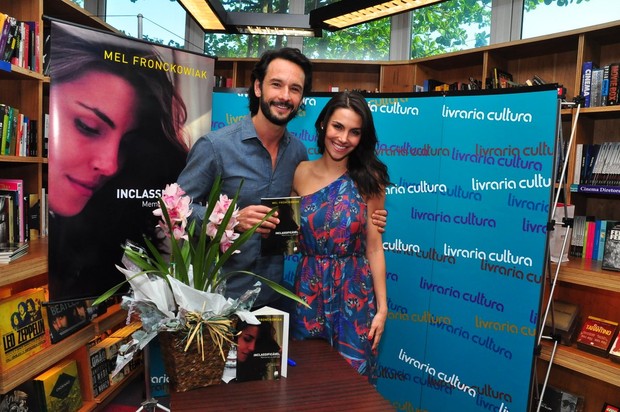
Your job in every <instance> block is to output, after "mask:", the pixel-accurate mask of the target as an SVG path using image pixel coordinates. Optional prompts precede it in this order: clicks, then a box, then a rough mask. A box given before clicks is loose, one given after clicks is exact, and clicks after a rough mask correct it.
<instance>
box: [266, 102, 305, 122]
mask: <svg viewBox="0 0 620 412" xmlns="http://www.w3.org/2000/svg"><path fill="white" fill-rule="evenodd" d="M260 109H261V111H262V112H263V115H264V116H265V118H266V119H267V120H269V121H270V122H271V123H273V124H275V125H277V126H286V125H287V124H288V122H290V121H291V120H293V119H294V118H295V116H297V112H298V110H299V108H297V109H293V110H292V111H291V113H290V114H289V115H288V116H286V117H285V118H281V117H277V116H275V115H273V114H272V113H271V104H270V103H269V102H267V101H265V99H263V96H261V97H260Z"/></svg>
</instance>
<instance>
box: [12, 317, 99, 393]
mask: <svg viewBox="0 0 620 412" xmlns="http://www.w3.org/2000/svg"><path fill="white" fill-rule="evenodd" d="M94 334H95V326H94V325H92V324H91V325H87V326H86V327H84V328H83V329H81V330H79V331H77V332H76V333H75V334H73V335H71V336H68V337H67V338H65V339H63V340H62V341H60V342H59V343H57V344H54V345H51V346H50V347H48V348H46V349H44V350H42V351H41V352H39V353H37V354H35V355H33V356H31V357H30V358H28V359H26V360H25V361H23V362H21V363H19V364H18V365H15V366H14V367H12V368H10V369H7V370H3V371H0V393H6V392H8V391H10V390H11V389H13V388H15V387H16V386H18V385H20V384H21V383H23V382H25V381H27V380H28V379H32V378H33V377H34V376H36V375H38V374H39V373H41V372H43V371H45V370H46V369H48V368H50V367H51V366H53V365H54V364H56V363H57V362H59V361H61V360H62V359H64V358H66V357H67V356H69V355H71V354H72V353H73V352H75V351H76V350H78V349H79V348H81V347H83V346H84V345H86V343H87V342H88V341H89V340H90V339H92V337H93V336H94Z"/></svg>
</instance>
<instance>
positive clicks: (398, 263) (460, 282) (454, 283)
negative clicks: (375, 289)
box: [212, 90, 558, 412]
mask: <svg viewBox="0 0 620 412" xmlns="http://www.w3.org/2000/svg"><path fill="white" fill-rule="evenodd" d="M327 100H329V95H311V96H309V97H307V98H306V100H305V110H304V111H302V112H301V113H300V114H299V115H298V116H297V118H295V119H294V120H293V121H292V122H291V123H290V125H289V130H290V131H291V132H292V133H293V134H295V135H296V136H297V137H298V138H299V139H301V140H302V141H303V142H304V143H305V144H306V145H307V147H308V154H309V156H310V158H315V157H317V156H318V154H317V152H316V133H315V131H314V126H313V125H314V121H315V120H316V118H317V116H318V114H319V112H320V110H321V108H322V107H323V106H324V104H325V103H326V102H327ZM367 101H368V104H369V105H370V107H371V109H372V111H373V113H374V118H375V123H376V128H377V133H378V136H379V140H380V143H379V147H378V154H379V156H380V158H381V159H382V160H383V161H384V162H385V163H386V164H387V165H388V168H389V173H390V178H391V180H392V182H393V183H394V185H393V186H392V187H390V188H388V190H387V197H386V207H387V209H388V211H389V218H388V227H387V231H386V233H385V234H384V236H383V239H384V250H385V253H386V260H387V271H388V273H387V282H388V306H389V307H388V309H389V318H388V322H387V324H386V332H385V334H384V337H383V341H382V344H381V347H380V357H379V361H380V362H379V363H380V379H379V383H378V389H379V391H380V392H381V393H382V394H383V396H385V397H386V398H387V399H389V400H390V401H391V402H392V404H393V405H394V407H395V408H396V409H397V410H402V411H408V412H413V411H420V412H421V411H431V412H442V411H446V410H459V411H486V410H492V411H500V412H509V411H513V412H514V411H526V410H527V406H528V396H529V389H530V381H531V376H532V368H533V359H534V347H535V343H536V325H537V320H538V311H539V307H540V300H541V294H542V281H543V279H544V275H543V274H544V266H545V259H546V253H545V251H546V241H547V237H546V224H547V222H548V220H549V204H550V199H551V194H552V189H553V184H552V171H553V153H554V142H555V136H556V123H557V115H558V101H557V94H556V91H555V90H536V91H527V92H506V93H499V94H477V95H471V94H467V95H465V94H458V93H457V94H454V95H448V96H443V95H429V94H412V95H402V94H398V95H391V96H390V95H383V94H381V95H376V96H375V95H369V96H368V97H367ZM247 113H248V108H247V97H246V95H245V94H244V93H243V92H242V93H239V94H237V93H225V92H215V93H214V96H213V113H212V120H213V124H212V127H213V129H217V128H220V127H223V126H225V125H228V124H231V123H233V122H236V121H238V120H239V119H240V118H242V117H243V116H245V115H246V114H247ZM296 262H297V257H296V256H291V257H290V258H288V260H287V262H286V266H285V279H286V280H287V281H288V282H290V283H292V278H293V274H294V271H295V265H296Z"/></svg>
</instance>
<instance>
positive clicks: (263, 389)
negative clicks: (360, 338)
mask: <svg viewBox="0 0 620 412" xmlns="http://www.w3.org/2000/svg"><path fill="white" fill-rule="evenodd" d="M289 354H290V356H289V357H290V358H291V359H293V360H294V361H295V362H296V363H297V365H296V366H289V367H288V377H287V378H282V379H280V380H277V381H253V382H243V383H230V384H221V385H215V386H209V387H206V388H200V389H195V390H192V391H188V392H176V393H172V394H171V395H170V408H171V410H172V411H174V412H180V411H245V410H248V411H250V410H251V411H369V412H370V411H372V412H383V411H394V410H395V409H394V407H393V406H392V405H391V404H390V403H389V402H388V401H387V400H386V399H385V398H383V397H382V396H381V394H379V392H377V390H376V389H375V388H374V387H373V386H372V385H370V384H369V383H368V380H367V378H366V377H364V376H361V375H360V374H358V373H357V371H356V370H355V369H353V368H352V367H351V366H349V364H348V363H347V362H346V361H345V360H344V358H342V357H341V356H340V354H339V353H338V352H336V351H335V350H334V349H333V348H332V347H331V346H329V344H328V343H327V342H325V341H322V340H307V341H291V342H290V347H289Z"/></svg>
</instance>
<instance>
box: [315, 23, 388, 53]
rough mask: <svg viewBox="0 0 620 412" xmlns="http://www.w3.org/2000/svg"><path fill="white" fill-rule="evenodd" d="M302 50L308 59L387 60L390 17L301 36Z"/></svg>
mask: <svg viewBox="0 0 620 412" xmlns="http://www.w3.org/2000/svg"><path fill="white" fill-rule="evenodd" d="M369 39H372V41H369ZM304 54H305V55H306V56H308V57H309V58H311V59H335V60H389V59H390V18H389V17H388V18H385V19H381V20H375V21H373V22H370V23H365V24H360V25H358V26H354V27H350V28H348V29H343V30H338V31H335V32H329V31H325V30H323V37H308V38H305V39H304Z"/></svg>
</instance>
